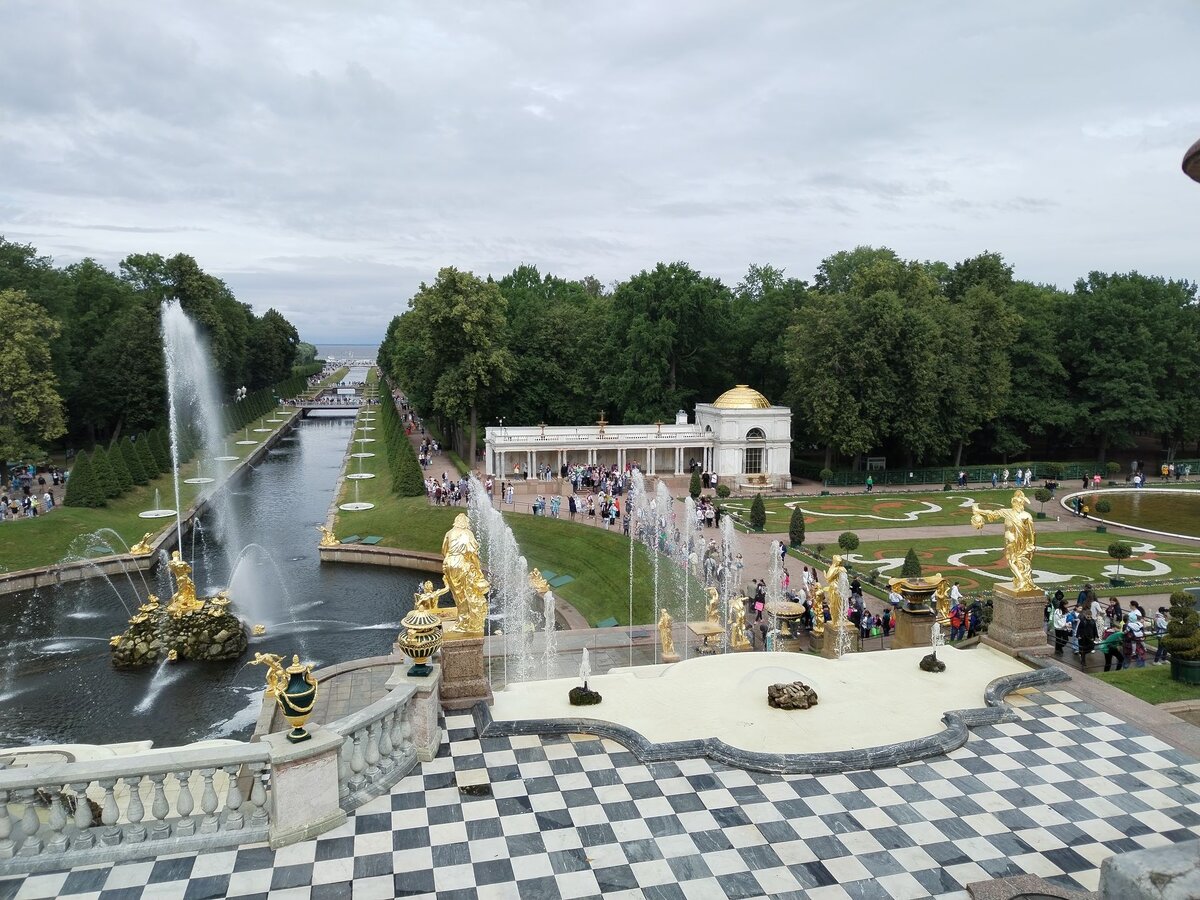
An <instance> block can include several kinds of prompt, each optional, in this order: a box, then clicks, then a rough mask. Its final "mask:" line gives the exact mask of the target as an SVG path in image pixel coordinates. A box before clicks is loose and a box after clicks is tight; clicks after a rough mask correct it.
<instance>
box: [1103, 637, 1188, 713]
mask: <svg viewBox="0 0 1200 900" xmlns="http://www.w3.org/2000/svg"><path fill="white" fill-rule="evenodd" d="M1147 649H1149V648H1147ZM1096 677H1097V678H1099V679H1100V680H1101V681H1107V682H1108V683H1109V684H1111V685H1112V686H1113V687H1118V688H1120V689H1121V690H1123V691H1125V692H1126V693H1129V694H1133V696H1135V697H1138V698H1140V699H1142V700H1145V701H1146V702H1147V703H1172V702H1174V701H1176V700H1200V687H1198V686H1197V685H1194V684H1183V683H1182V682H1179V681H1172V680H1171V667H1170V665H1162V666H1152V665H1146V667H1145V668H1142V669H1122V670H1121V671H1120V672H1099V673H1097V674H1096Z"/></svg>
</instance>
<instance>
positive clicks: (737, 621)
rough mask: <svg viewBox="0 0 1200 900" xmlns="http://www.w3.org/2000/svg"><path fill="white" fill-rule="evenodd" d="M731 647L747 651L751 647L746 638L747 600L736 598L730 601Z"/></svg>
mask: <svg viewBox="0 0 1200 900" xmlns="http://www.w3.org/2000/svg"><path fill="white" fill-rule="evenodd" d="M729 619H730V622H729V646H730V647H732V648H733V649H734V650H745V649H746V648H747V647H749V646H751V645H750V639H749V638H748V637H746V598H745V597H734V598H733V599H732V600H730V601H729Z"/></svg>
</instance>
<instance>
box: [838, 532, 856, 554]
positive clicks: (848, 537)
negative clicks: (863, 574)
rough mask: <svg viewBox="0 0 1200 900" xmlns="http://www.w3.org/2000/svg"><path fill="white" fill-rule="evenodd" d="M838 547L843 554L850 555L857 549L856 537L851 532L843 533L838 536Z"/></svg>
mask: <svg viewBox="0 0 1200 900" xmlns="http://www.w3.org/2000/svg"><path fill="white" fill-rule="evenodd" d="M838 546H839V547H841V549H842V552H843V553H850V552H852V551H854V550H857V549H858V535H857V534H855V533H854V532H853V531H843V532H842V533H841V534H839V535H838Z"/></svg>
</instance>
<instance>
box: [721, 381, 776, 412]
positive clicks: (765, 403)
mask: <svg viewBox="0 0 1200 900" xmlns="http://www.w3.org/2000/svg"><path fill="white" fill-rule="evenodd" d="M713 406H715V407H716V408H717V409H768V408H770V406H771V401H770V400H768V399H767V398H766V397H764V396H763V395H762V394H760V393H759V392H758V391H756V390H754V388H752V387H750V386H749V385H745V384H739V385H735V386H734V387H732V388H730V389H729V390H727V391H726V392H725V393H723V394H722V395H721V396H720V397H718V398H717V399H716V400H714V401H713Z"/></svg>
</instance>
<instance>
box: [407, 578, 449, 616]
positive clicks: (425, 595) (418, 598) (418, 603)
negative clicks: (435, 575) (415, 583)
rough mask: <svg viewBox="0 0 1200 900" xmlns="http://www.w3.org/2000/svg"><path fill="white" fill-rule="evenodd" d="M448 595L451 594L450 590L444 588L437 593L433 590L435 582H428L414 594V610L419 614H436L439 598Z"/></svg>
mask: <svg viewBox="0 0 1200 900" xmlns="http://www.w3.org/2000/svg"><path fill="white" fill-rule="evenodd" d="M448 593H450V588H448V587H444V588H442V589H441V590H440V591H435V590H434V589H433V582H432V581H426V582H425V583H424V584H422V585H420V586H419V588H418V590H417V592H416V593H415V594H413V609H415V610H417V611H418V612H436V611H437V605H438V597H440V596H442V594H448Z"/></svg>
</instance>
